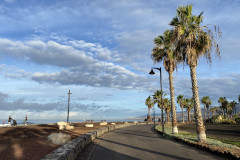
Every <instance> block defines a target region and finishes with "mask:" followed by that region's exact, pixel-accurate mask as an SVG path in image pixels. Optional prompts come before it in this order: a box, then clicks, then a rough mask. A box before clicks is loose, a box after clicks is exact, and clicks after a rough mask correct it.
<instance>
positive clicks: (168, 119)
mask: <svg viewBox="0 0 240 160" xmlns="http://www.w3.org/2000/svg"><path fill="white" fill-rule="evenodd" d="M169 121H170V117H169V112H167V123H169Z"/></svg>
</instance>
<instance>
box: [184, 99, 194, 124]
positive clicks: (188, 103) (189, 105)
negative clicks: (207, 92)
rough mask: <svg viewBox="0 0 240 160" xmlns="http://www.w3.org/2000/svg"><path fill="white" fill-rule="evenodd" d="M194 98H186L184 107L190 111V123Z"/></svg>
mask: <svg viewBox="0 0 240 160" xmlns="http://www.w3.org/2000/svg"><path fill="white" fill-rule="evenodd" d="M193 105H194V104H193V99H189V98H184V108H186V110H187V113H188V122H189V123H190V122H191V120H190V113H191V110H192V109H193Z"/></svg>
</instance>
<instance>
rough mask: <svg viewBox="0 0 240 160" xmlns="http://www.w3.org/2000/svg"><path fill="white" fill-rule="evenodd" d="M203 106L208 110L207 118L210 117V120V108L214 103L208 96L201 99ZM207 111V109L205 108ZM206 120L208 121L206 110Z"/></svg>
mask: <svg viewBox="0 0 240 160" xmlns="http://www.w3.org/2000/svg"><path fill="white" fill-rule="evenodd" d="M201 101H202V103H203V105H205V106H204V107H206V108H207V116H208V119H209V110H208V109H209V106H210V105H211V104H212V101H211V99H210V98H209V97H208V96H205V97H203V98H202V99H201ZM204 109H205V108H204ZM204 119H205V120H206V110H205V113H204Z"/></svg>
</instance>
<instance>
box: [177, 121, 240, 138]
mask: <svg viewBox="0 0 240 160" xmlns="http://www.w3.org/2000/svg"><path fill="white" fill-rule="evenodd" d="M205 127H206V135H207V137H209V138H216V139H219V140H229V141H235V142H240V125H227V124H209V123H206V124H205ZM178 129H179V131H187V132H190V133H194V134H196V125H195V124H189V123H185V124H178Z"/></svg>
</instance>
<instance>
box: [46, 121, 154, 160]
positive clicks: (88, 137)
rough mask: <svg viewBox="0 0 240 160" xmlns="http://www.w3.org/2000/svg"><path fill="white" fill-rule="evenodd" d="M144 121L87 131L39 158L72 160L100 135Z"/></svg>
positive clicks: (143, 123)
mask: <svg viewBox="0 0 240 160" xmlns="http://www.w3.org/2000/svg"><path fill="white" fill-rule="evenodd" d="M146 124H147V123H146V122H142V123H125V124H119V125H112V126H106V127H102V128H99V129H98V130H95V131H92V132H88V133H86V134H84V135H81V136H79V137H78V138H75V139H73V140H71V141H70V142H68V143H66V144H64V145H62V146H61V147H59V148H57V149H56V150H54V151H53V152H51V153H50V154H48V155H46V156H45V157H43V158H42V159H41V160H60V159H61V160H73V159H76V158H77V157H78V155H79V154H80V153H81V152H82V150H83V149H84V148H85V146H86V145H88V144H89V143H90V142H92V141H93V140H94V139H95V138H97V137H100V136H101V135H103V134H104V133H106V132H109V131H113V130H115V129H118V128H123V127H128V126H133V125H146ZM148 124H153V122H149V123H148Z"/></svg>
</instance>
